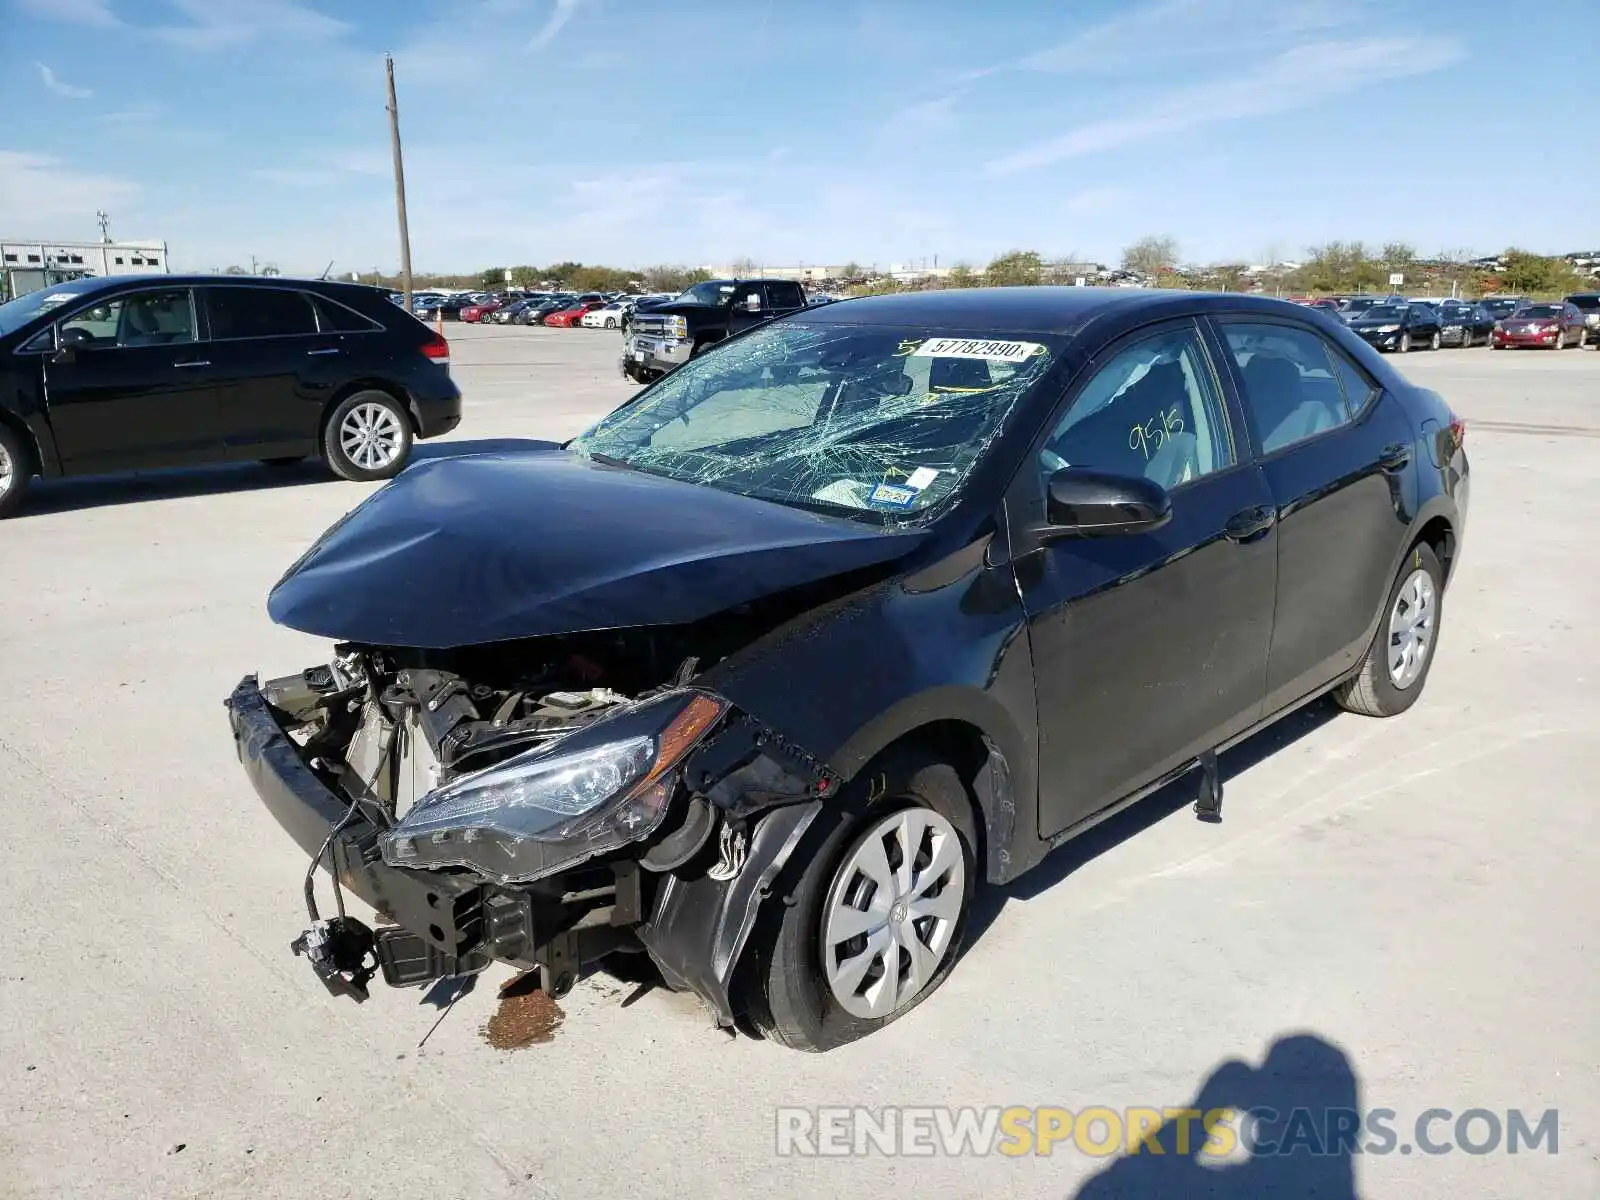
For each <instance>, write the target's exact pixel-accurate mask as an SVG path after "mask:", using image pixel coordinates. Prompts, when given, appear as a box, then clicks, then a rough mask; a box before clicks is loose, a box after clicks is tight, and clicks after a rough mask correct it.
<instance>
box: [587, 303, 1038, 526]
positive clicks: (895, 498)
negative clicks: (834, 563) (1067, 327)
mask: <svg viewBox="0 0 1600 1200" xmlns="http://www.w3.org/2000/svg"><path fill="white" fill-rule="evenodd" d="M1057 342H1058V339H1050V340H1049V341H1048V342H1042V341H1037V340H1035V341H1022V340H1011V339H996V338H994V337H991V336H988V335H974V336H970V337H968V336H961V335H950V334H946V333H944V332H942V331H941V332H940V333H939V334H938V335H933V334H928V333H922V334H918V333H916V332H915V331H912V330H907V329H899V328H896V329H884V328H875V327H871V326H866V327H863V326H859V325H848V326H820V325H811V324H805V325H774V326H770V327H768V328H765V329H759V330H756V331H754V332H752V333H750V334H747V335H746V336H744V337H741V338H740V339H739V340H738V341H737V342H735V343H734V344H732V345H730V346H728V347H726V348H725V349H723V350H719V351H717V352H715V353H712V354H708V355H705V356H703V357H701V358H697V359H695V360H693V361H692V362H689V363H688V364H686V365H684V366H682V367H680V368H678V370H676V371H674V372H673V373H672V374H671V375H669V376H667V377H666V378H665V379H663V380H662V381H661V382H660V383H658V384H657V385H656V386H655V387H653V388H650V389H649V390H648V391H646V392H644V393H641V395H640V398H639V399H638V400H637V401H635V402H632V403H629V404H627V405H624V406H623V407H622V408H620V409H618V410H617V411H616V412H614V413H612V414H611V415H610V416H608V417H606V418H605V419H604V420H602V421H601V422H600V423H599V424H597V425H595V426H594V427H593V428H592V429H590V430H589V431H588V432H587V433H584V434H583V435H582V436H580V437H578V438H576V439H575V440H574V441H573V442H571V443H570V445H569V448H570V449H571V450H572V451H573V452H575V453H577V454H579V455H582V456H584V457H588V458H593V459H596V460H598V461H601V462H609V463H613V464H617V465H623V466H629V467H633V468H635V469H636V470H640V471H648V472H651V473H653V474H657V475H666V476H669V477H671V478H674V479H682V480H685V481H687V482H690V483H700V484H705V485H707V486H709V487H715V488H720V489H722V490H724V491H730V492H738V493H740V494H743V495H747V496H754V497H757V498H760V499H763V500H775V501H778V502H779V503H783V504H792V505H795V506H797V507H801V508H811V509H816V510H819V511H824V512H832V511H837V512H839V513H840V514H841V515H846V516H855V517H858V518H860V519H865V520H873V521H879V522H889V521H898V520H906V519H912V520H914V519H916V518H917V517H918V515H919V514H922V513H925V512H927V511H928V510H930V509H932V508H933V507H934V506H936V505H938V504H939V503H940V502H941V501H943V500H945V499H946V498H948V497H950V496H951V495H953V494H954V493H955V492H956V491H957V490H958V489H959V488H960V486H961V484H962V481H963V480H964V479H965V478H966V476H967V475H968V473H969V472H970V471H971V470H972V468H973V465H974V464H975V463H976V462H977V461H978V459H979V458H980V457H981V456H982V455H983V453H984V451H985V450H986V449H987V448H988V446H989V444H990V443H991V442H992V441H993V440H994V438H995V436H996V434H998V432H999V431H1000V429H1001V427H1002V425H1003V423H1004V422H1005V419H1006V417H1007V415H1008V414H1009V413H1010V412H1011V411H1012V410H1013V409H1014V408H1016V406H1017V403H1018V401H1019V399H1020V398H1021V397H1022V396H1023V395H1024V394H1026V393H1027V392H1028V390H1029V389H1030V388H1032V387H1034V386H1035V385H1036V384H1037V383H1038V381H1039V380H1040V379H1041V378H1042V377H1043V375H1044V374H1045V372H1046V371H1047V370H1048V369H1049V366H1050V363H1051V362H1052V361H1053V360H1054V358H1055V352H1056V349H1057V344H1056V343H1057Z"/></svg>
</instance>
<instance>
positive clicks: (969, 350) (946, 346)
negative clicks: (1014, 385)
mask: <svg viewBox="0 0 1600 1200" xmlns="http://www.w3.org/2000/svg"><path fill="white" fill-rule="evenodd" d="M1044 352H1045V350H1044V347H1043V346H1041V345H1040V344H1039V343H1038V342H988V341H982V340H980V339H977V338H929V339H928V340H927V341H925V342H923V343H922V345H920V346H918V347H917V348H916V349H915V350H913V351H912V352H911V357H913V358H981V359H984V360H986V361H988V362H1010V363H1020V362H1026V361H1027V360H1028V359H1030V358H1032V357H1033V356H1034V355H1035V354H1043V353H1044Z"/></svg>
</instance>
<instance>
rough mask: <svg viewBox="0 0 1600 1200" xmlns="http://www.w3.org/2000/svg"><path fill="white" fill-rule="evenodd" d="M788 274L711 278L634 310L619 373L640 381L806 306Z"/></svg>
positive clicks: (801, 292) (659, 374)
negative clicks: (661, 301) (662, 301)
mask: <svg viewBox="0 0 1600 1200" xmlns="http://www.w3.org/2000/svg"><path fill="white" fill-rule="evenodd" d="M806 307H807V305H806V295H805V292H804V291H802V290H801V288H800V285H799V284H798V283H795V282H794V281H793V280H789V279H712V280H708V281H707V282H705V283H697V284H695V285H694V286H693V287H691V288H689V289H688V290H687V291H685V292H683V293H682V294H681V295H679V296H678V297H677V299H675V300H672V301H669V302H668V303H666V304H656V305H652V306H651V307H650V310H649V311H648V312H646V311H644V310H643V307H642V306H641V309H640V311H639V312H636V313H635V314H634V318H633V321H632V323H631V324H630V326H629V330H628V339H627V341H626V342H625V343H624V345H623V354H622V364H621V365H622V373H623V374H624V375H626V376H628V377H629V378H630V379H634V380H637V381H638V382H640V383H643V382H646V381H648V380H650V379H654V378H657V377H659V376H661V375H663V374H665V373H666V372H668V371H670V370H672V369H673V368H675V367H678V366H681V365H682V364H684V363H686V362H688V361H689V360H690V359H691V358H693V357H695V355H697V354H699V353H701V352H702V351H704V350H706V349H708V348H709V347H711V346H714V345H716V344H717V343H718V342H720V341H722V340H723V339H724V338H728V337H731V336H733V335H734V334H736V333H738V332H740V331H741V330H744V329H748V328H749V327H750V326H752V325H759V324H761V323H762V322H764V321H770V320H772V319H773V318H775V317H781V316H785V315H787V314H789V313H793V312H797V311H799V310H801V309H803V308H806Z"/></svg>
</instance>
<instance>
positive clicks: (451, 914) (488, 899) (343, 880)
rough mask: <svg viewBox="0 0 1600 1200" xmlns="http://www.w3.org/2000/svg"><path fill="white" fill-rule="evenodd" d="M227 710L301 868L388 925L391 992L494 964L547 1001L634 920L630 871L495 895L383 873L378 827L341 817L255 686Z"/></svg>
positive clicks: (457, 883)
mask: <svg viewBox="0 0 1600 1200" xmlns="http://www.w3.org/2000/svg"><path fill="white" fill-rule="evenodd" d="M226 703H227V708H228V720H229V723H230V724H231V725H232V727H233V737H234V745H235V748H236V750H237V751H238V754H239V761H240V763H241V764H242V765H243V766H244V769H245V773H246V774H247V775H248V776H249V777H250V782H251V784H252V785H253V786H254V787H255V790H256V794H257V795H258V796H260V797H261V802H262V803H263V804H265V805H266V807H267V811H268V812H270V813H271V814H272V815H273V817H274V819H276V820H277V822H278V824H280V825H282V826H283V828H284V830H285V831H286V832H287V833H288V834H289V836H290V837H292V838H293V839H294V840H295V842H296V843H297V844H298V845H299V846H300V848H301V849H302V850H304V851H305V852H306V855H307V856H308V857H313V858H315V857H318V856H319V854H320V857H321V862H320V865H321V866H323V867H325V868H326V869H328V870H329V871H331V872H332V873H333V874H334V875H335V876H336V878H337V880H338V882H339V884H340V885H341V886H343V887H345V888H347V889H348V890H349V891H351V892H353V893H354V894H355V895H357V896H359V897H360V898H361V899H362V900H364V901H365V902H366V903H367V904H369V905H371V907H372V908H373V909H374V910H375V911H376V912H377V913H378V914H379V915H380V917H382V918H384V919H386V920H387V921H390V922H393V926H391V927H386V928H385V927H380V928H379V930H378V932H377V937H376V945H375V953H376V957H377V965H378V966H379V967H380V968H381V969H382V971H383V976H384V979H385V981H386V982H388V983H390V984H391V985H394V986H397V987H405V986H411V985H415V984H419V983H426V982H428V981H429V980H431V979H437V978H440V977H441V976H450V975H463V974H470V973H472V972H474V971H479V970H482V969H483V968H484V967H485V966H487V965H488V964H489V962H490V961H491V960H494V959H499V960H501V961H504V962H509V963H512V964H513V965H515V966H518V967H522V968H524V969H530V968H537V969H540V970H541V972H542V973H543V974H544V975H545V976H546V978H545V980H544V981H543V986H545V988H546V990H548V991H551V992H552V993H555V994H560V993H562V992H565V991H566V990H567V989H568V988H570V987H571V985H572V983H573V982H574V981H575V980H576V979H577V976H578V973H579V971H580V969H581V967H582V964H583V963H584V962H585V961H588V960H591V959H593V958H596V957H599V956H600V955H602V954H604V953H609V952H611V951H613V950H615V949H617V948H619V944H620V943H621V942H622V941H623V940H624V935H625V934H626V929H625V928H624V927H626V926H632V925H633V924H636V923H637V922H638V921H639V920H640V919H641V917H642V915H643V914H642V913H641V911H640V890H639V876H638V870H637V865H636V864H634V863H631V862H617V863H612V864H606V865H603V866H601V867H598V868H593V869H589V870H584V871H579V872H574V873H571V874H569V875H565V876H557V877H555V878H554V879H551V880H549V881H545V884H544V885H543V886H540V885H533V886H524V887H505V888H503V887H499V886H496V885H494V884H491V883H488V882H485V881H482V880H479V879H476V878H474V877H473V876H470V875H465V874H459V873H453V872H447V871H421V870H410V869H407V868H404V867H391V866H389V865H388V864H387V863H385V862H384V861H383V856H382V853H381V851H380V850H379V848H378V839H379V837H380V836H381V834H382V833H383V832H384V828H383V826H382V825H381V824H380V820H381V819H374V817H373V816H372V815H371V814H369V813H366V812H364V811H362V810H361V809H360V808H359V807H358V808H357V809H356V811H355V812H354V813H352V812H351V806H350V804H349V802H348V801H345V800H343V799H341V798H340V797H339V796H338V794H336V793H335V792H334V791H333V790H332V788H330V787H329V786H328V784H327V783H325V782H324V781H323V780H322V778H321V777H320V776H319V775H318V774H317V772H316V771H314V770H313V769H312V768H311V767H310V766H309V765H307V763H306V762H305V760H304V759H303V758H302V757H301V755H300V751H299V747H297V746H296V745H295V743H294V742H293V741H292V740H291V739H290V738H289V736H288V734H287V733H285V732H284V730H283V727H282V726H281V725H279V723H278V719H277V717H276V716H275V715H274V712H273V709H272V706H271V705H270V704H269V703H268V702H267V700H266V697H265V696H263V695H262V693H261V689H260V686H259V684H258V681H257V679H256V677H255V676H254V675H247V676H246V677H245V678H244V679H243V680H241V681H240V683H239V686H238V687H236V688H235V689H234V691H233V694H232V695H231V696H229V697H228V700H227V702H226ZM335 831H337V832H335ZM324 847H326V850H325V851H324ZM574 897H578V902H574ZM320 973H322V972H321V971H320V970H319V974H320ZM330 986H331V985H330ZM336 990H337V989H336Z"/></svg>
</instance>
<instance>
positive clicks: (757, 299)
mask: <svg viewBox="0 0 1600 1200" xmlns="http://www.w3.org/2000/svg"><path fill="white" fill-rule="evenodd" d="M744 307H745V311H746V312H760V311H761V293H760V292H751V293H750V294H749V295H748V296H746V297H745V298H744Z"/></svg>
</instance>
